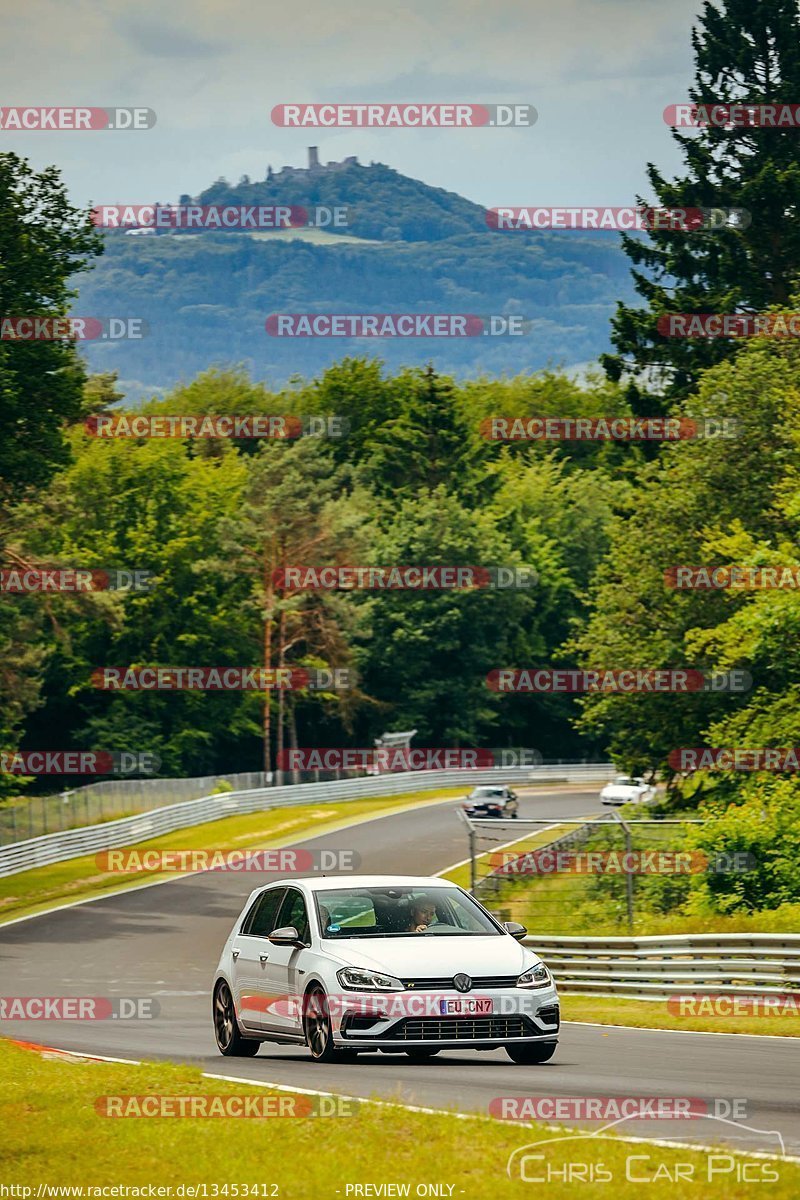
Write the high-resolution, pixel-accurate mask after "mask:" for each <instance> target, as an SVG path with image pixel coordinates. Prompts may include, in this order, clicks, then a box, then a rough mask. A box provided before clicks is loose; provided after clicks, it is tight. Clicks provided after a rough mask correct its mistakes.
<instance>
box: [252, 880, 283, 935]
mask: <svg viewBox="0 0 800 1200" xmlns="http://www.w3.org/2000/svg"><path fill="white" fill-rule="evenodd" d="M285 895H286V889H285V888H271V889H270V891H268V892H264V893H263V894H262V895H261V896H259V898H258V899H257V900H256V902H255V904H254V905H253V907H252V908H251V909H250V912H249V913H248V915H247V917H246V919H245V921H244V924H243V925H242V933H248V934H250V936H251V937H269V935H270V934H271V933H272V931H273V929H277V928H278V920H277V918H278V909H279V908H280V903H281V900H282V899H283V897H284V896H285Z"/></svg>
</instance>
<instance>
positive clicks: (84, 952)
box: [0, 786, 800, 1155]
mask: <svg viewBox="0 0 800 1200" xmlns="http://www.w3.org/2000/svg"><path fill="white" fill-rule="evenodd" d="M455 810H456V802H455V801H453V800H452V799H450V800H448V801H444V802H442V803H441V804H435V805H423V806H421V807H419V808H415V809H407V810H405V811H403V812H400V813H395V814H391V815H388V816H384V817H380V818H377V819H370V820H367V821H362V822H360V823H359V824H356V825H353V826H350V827H348V828H346V829H340V830H338V831H337V832H334V833H329V834H325V835H319V836H316V837H312V838H308V839H305V840H303V841H299V842H298V843H297V845H303V846H304V847H307V848H312V847H318V848H327V849H340V850H343V849H350V850H355V851H356V852H357V853H358V854H359V855H360V858H361V866H360V870H361V871H362V872H364V873H370V874H381V873H387V874H389V873H395V874H420V875H424V874H435V873H437V872H439V871H441V870H443V869H445V868H446V867H449V866H450V865H452V864H454V863H456V862H459V861H460V860H463V859H464V858H465V857H466V853H467V845H466V830H465V827H464V825H463V824H462V823H461V822H460V821H459V820H458V819H457V816H456V811H455ZM598 810H599V805H598V801H597V794H596V790H595V789H589V788H579V787H577V786H563V787H560V788H559V787H552V788H548V789H547V790H546V791H540V790H538V789H537V790H535V791H529V792H527V793H526V792H524V791H521V793H520V817H529V818H533V817H536V818H547V819H552V820H553V822H557V821H558V820H559V818H565V817H575V816H581V815H584V814H589V813H593V812H597V811H598ZM521 832H522V831H521V830H520V829H519V827H518V826H517V827H516V828H514V824H513V823H511V822H510V823H509V832H508V835H507V836H508V840H510V839H511V838H512V837H514V836H518V835H519V833H521ZM275 877H276V876H275V875H270V876H267V875H261V874H258V873H255V872H248V873H247V874H240V873H237V872H225V871H214V872H205V873H202V874H197V875H192V876H188V877H186V876H182V877H176V879H175V880H170V881H169V882H167V883H163V884H159V885H157V886H153V887H145V888H139V889H136V890H132V891H127V892H123V893H120V894H118V895H116V896H106V897H103V898H100V899H97V900H94V901H92V902H90V903H82V904H78V905H75V906H72V907H69V908H62V909H60V910H56V911H53V912H50V913H44V914H41V915H38V916H35V917H31V918H28V919H25V920H22V921H18V922H15V923H10V924H7V925H4V926H0V976H2V985H1V986H0V992H1V993H2V995H3V996H54V995H59V996H61V995H66V996H108V997H112V998H113V997H120V996H126V997H154V998H155V999H156V1000H157V1001H158V1004H159V1006H160V1012H159V1015H158V1016H157V1017H156V1018H154V1019H152V1020H131V1021H124V1020H119V1021H113V1020H103V1021H91V1022H88V1021H84V1022H80V1021H33V1020H27V1021H3V1022H2V1023H0V1032H2V1033H3V1034H5V1035H6V1036H9V1037H14V1038H18V1039H20V1040H24V1041H30V1042H37V1043H44V1044H47V1045H50V1046H57V1047H61V1048H63V1049H66V1050H72V1051H77V1052H83V1053H88V1054H96V1055H109V1056H114V1057H120V1058H127V1059H148V1060H157V1059H169V1060H172V1061H184V1062H190V1063H192V1064H194V1065H199V1066H201V1067H202V1069H203V1070H205V1071H209V1072H214V1073H216V1074H219V1075H228V1076H236V1077H239V1078H242V1079H245V1078H246V1079H252V1080H254V1081H259V1082H261V1083H264V1082H267V1081H269V1082H272V1083H276V1084H280V1085H283V1086H287V1087H292V1086H294V1087H298V1088H308V1089H314V1090H320V1091H331V1092H338V1093H341V1094H343V1095H348V1096H358V1097H364V1098H369V1097H379V1098H382V1099H385V1100H395V1101H400V1102H402V1103H406V1104H414V1105H422V1106H426V1107H431V1108H436V1109H449V1108H452V1109H456V1110H459V1111H465V1112H469V1111H471V1112H478V1113H483V1114H486V1113H488V1110H489V1104H490V1101H491V1100H493V1099H495V1098H497V1097H501V1096H521V1095H535V1096H546V1097H551V1096H552V1097H583V1096H591V1097H598V1096H659V1097H697V1098H704V1099H706V1100H716V1099H720V1100H729V1101H730V1100H734V1099H739V1100H745V1101H746V1109H747V1115H746V1118H745V1119H744V1120H743V1121H739V1122H737V1123H735V1124H728V1123H723V1122H721V1121H718V1120H712V1119H697V1120H657V1121H656V1120H646V1121H645V1120H640V1121H629V1122H626V1123H625V1124H624V1125H621V1126H618V1127H617V1132H618V1133H620V1134H627V1135H632V1136H636V1137H644V1138H658V1139H664V1140H675V1141H679V1142H693V1141H697V1142H701V1143H708V1142H727V1143H730V1144H731V1145H732V1146H735V1147H736V1148H739V1149H743V1150H744V1149H748V1150H756V1149H758V1150H765V1151H771V1152H773V1153H780V1152H781V1141H780V1137H782V1138H783V1142H784V1145H785V1152H786V1153H787V1154H792V1155H797V1154H800V1039H798V1040H796V1041H791V1040H787V1039H780V1038H765V1037H747V1036H743V1035H740V1034H730V1035H720V1034H700V1033H683V1032H665V1031H655V1030H643V1029H632V1028H616V1027H613V1026H599V1025H582V1024H575V1023H570V1022H565V1023H564V1024H563V1025H562V1030H561V1041H560V1044H559V1048H558V1050H557V1052H556V1055H555V1057H554V1058H553V1059H552V1060H551V1061H550V1062H549V1063H547V1064H544V1065H541V1066H532V1067H531V1066H528V1067H523V1066H518V1065H515V1064H513V1063H512V1062H511V1061H510V1060H509V1059H508V1057H507V1056H506V1054H505V1052H504V1051H502V1050H498V1051H491V1052H488V1053H487V1052H482V1053H478V1052H473V1051H462V1050H459V1051H452V1052H451V1051H448V1052H442V1053H441V1054H440V1055H438V1056H437V1057H436V1058H434V1059H432V1060H430V1061H429V1062H426V1063H422V1064H420V1063H414V1062H411V1061H410V1060H409V1059H408V1058H407V1057H406V1056H405V1055H402V1054H400V1055H397V1054H392V1055H385V1054H367V1055H360V1056H359V1057H358V1059H357V1060H356V1061H354V1062H348V1063H336V1064H331V1065H323V1064H317V1063H313V1062H312V1061H311V1060H310V1058H309V1056H308V1053H307V1051H306V1050H305V1048H302V1047H301V1048H295V1047H282V1046H274V1045H269V1044H264V1045H263V1046H262V1047H261V1050H260V1051H259V1053H258V1056H257V1057H256V1058H253V1059H232V1058H223V1057H222V1056H221V1055H219V1054H218V1052H217V1050H216V1046H215V1042H214V1035H213V1029H212V1023H211V1012H210V985H211V982H212V978H213V973H214V969H215V967H216V964H217V961H218V958H219V953H220V950H221V947H222V945H223V943H224V941H225V939H226V937H227V935H228V933H229V931H230V928H231V925H232V922H233V921H234V919H235V917H236V916H237V915H238V913H239V911H240V909H241V907H242V905H243V903H244V900H245V899H246V897H247V895H248V893H249V892H250V891H251V890H252V889H253V888H255V887H258V886H260V885H261V884H263V883H266V882H268V881H269V880H271V879H274V878H275ZM531 932H532V933H533V934H534V936H535V930H532V931H531ZM593 1128H597V1126H594V1127H593ZM778 1135H780V1137H779V1136H778ZM522 1141H524V1134H521V1142H522Z"/></svg>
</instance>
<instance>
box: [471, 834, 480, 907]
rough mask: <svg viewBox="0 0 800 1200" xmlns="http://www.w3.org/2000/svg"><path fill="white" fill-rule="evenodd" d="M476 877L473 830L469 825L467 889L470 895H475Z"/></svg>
mask: <svg viewBox="0 0 800 1200" xmlns="http://www.w3.org/2000/svg"><path fill="white" fill-rule="evenodd" d="M477 882H478V881H477V877H476V869H475V830H474V829H473V828H472V826H471V825H470V827H469V890H470V892H471V893H472V895H473V896H474V895H475V888H476V886H477Z"/></svg>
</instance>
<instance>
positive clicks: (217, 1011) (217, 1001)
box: [214, 983, 261, 1058]
mask: <svg viewBox="0 0 800 1200" xmlns="http://www.w3.org/2000/svg"><path fill="white" fill-rule="evenodd" d="M214 1036H215V1037H216V1039H217V1047H218V1049H219V1052H220V1054H224V1055H225V1056H226V1057H229V1058H252V1057H253V1055H254V1054H257V1053H258V1048H259V1046H260V1045H261V1042H258V1041H256V1040H255V1039H253V1038H243V1037H242V1035H241V1033H240V1032H239V1025H238V1022H237V1020H236V1009H235V1008H234V1004H233V996H232V995H231V989H230V988H229V987H228V985H227V983H219V984H217V988H216V991H215V992H214Z"/></svg>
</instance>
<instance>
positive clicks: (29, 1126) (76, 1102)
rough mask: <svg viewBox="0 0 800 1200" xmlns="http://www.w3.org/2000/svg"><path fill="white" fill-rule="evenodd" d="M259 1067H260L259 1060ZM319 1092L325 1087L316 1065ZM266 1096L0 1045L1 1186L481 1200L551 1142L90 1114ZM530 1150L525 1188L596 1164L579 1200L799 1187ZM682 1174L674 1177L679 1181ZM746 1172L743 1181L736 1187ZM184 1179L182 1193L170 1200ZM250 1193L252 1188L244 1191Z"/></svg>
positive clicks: (370, 1110) (360, 1124)
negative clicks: (108, 1104) (177, 1101)
mask: <svg viewBox="0 0 800 1200" xmlns="http://www.w3.org/2000/svg"><path fill="white" fill-rule="evenodd" d="M265 1067H266V1068H267V1070H268V1064H265ZM512 1070H513V1068H512ZM546 1070H547V1069H546V1068H545V1069H544V1071H545V1074H546ZM526 1074H527V1072H526ZM537 1074H538V1071H537ZM319 1087H320V1088H321V1089H324V1088H325V1087H326V1072H325V1071H324V1069H321V1070H320V1082H319ZM517 1090H519V1089H518V1088H517ZM271 1094H272V1095H275V1096H276V1097H277V1096H281V1095H283V1096H284V1097H285V1096H286V1093H270V1092H269V1090H268V1089H263V1088H259V1087H256V1086H254V1085H237V1084H233V1083H227V1082H225V1081H222V1080H218V1079H207V1078H204V1077H203V1076H202V1075H201V1073H200V1071H199V1070H197V1069H196V1068H192V1067H187V1066H172V1065H169V1064H163V1063H160V1064H143V1065H142V1066H131V1065H127V1064H112V1063H97V1062H91V1063H89V1062H82V1061H79V1060H69V1061H67V1060H64V1059H63V1058H53V1057H43V1056H41V1055H39V1054H37V1053H32V1052H31V1051H30V1050H23V1049H22V1048H20V1047H19V1046H17V1045H14V1044H12V1043H9V1042H3V1041H0V1121H2V1124H3V1127H4V1128H5V1130H6V1131H7V1132H6V1134H5V1136H4V1138H3V1142H2V1145H0V1168H1V1169H2V1178H3V1181H4V1183H5V1184H6V1185H16V1186H17V1187H27V1188H30V1189H31V1190H30V1191H29V1192H28V1193H27V1194H26V1193H24V1192H16V1193H14V1194H16V1195H18V1196H21V1197H22V1200H27V1197H28V1196H33V1197H35V1196H36V1195H37V1188H39V1187H40V1186H42V1185H44V1186H45V1187H47V1185H50V1186H54V1185H55V1186H62V1187H69V1186H77V1187H81V1188H82V1189H83V1192H82V1194H83V1196H84V1197H90V1196H92V1193H91V1192H90V1191H88V1189H89V1188H103V1187H109V1186H114V1185H120V1184H121V1185H123V1186H126V1187H131V1188H134V1187H144V1188H146V1187H147V1186H148V1185H155V1186H156V1187H163V1188H171V1189H173V1191H172V1196H173V1197H174V1196H176V1195H178V1194H182V1195H185V1196H187V1195H192V1194H194V1195H195V1196H200V1197H203V1196H207V1197H213V1196H215V1195H216V1196H223V1197H225V1196H239V1197H243V1196H248V1195H249V1196H253V1195H255V1196H257V1197H258V1200H261V1197H268V1196H273V1195H274V1196H279V1197H281V1198H288V1200H305V1198H306V1197H308V1198H312V1197H313V1198H314V1200H319V1198H320V1197H331V1198H333V1197H335V1196H339V1197H342V1200H344V1198H345V1197H346V1196H348V1195H350V1196H354V1195H357V1194H358V1193H355V1192H354V1191H353V1190H352V1188H353V1186H354V1185H358V1184H361V1185H362V1188H363V1185H365V1184H372V1185H373V1186H374V1185H380V1184H394V1185H395V1187H397V1185H400V1186H401V1187H402V1186H403V1185H408V1192H407V1193H406V1192H405V1191H404V1190H403V1191H397V1190H394V1189H393V1190H392V1191H386V1192H383V1193H381V1192H377V1191H374V1190H372V1191H369V1192H367V1191H364V1190H362V1191H361V1192H360V1195H362V1196H363V1195H373V1196H374V1195H380V1194H389V1195H392V1194H394V1195H403V1194H408V1195H411V1196H414V1195H416V1194H420V1195H425V1194H428V1193H426V1192H424V1191H423V1192H418V1191H417V1189H418V1186H419V1185H420V1184H422V1185H429V1186H430V1185H432V1184H436V1185H439V1186H441V1185H444V1187H443V1190H442V1191H440V1192H432V1193H430V1194H433V1195H444V1196H447V1195H450V1196H454V1197H461V1196H464V1197H466V1198H467V1200H472V1198H473V1197H474V1198H475V1200H479V1198H482V1197H484V1196H486V1195H492V1196H493V1197H504V1196H512V1195H513V1196H519V1194H520V1182H519V1177H517V1178H516V1179H509V1178H508V1176H507V1174H506V1164H507V1161H508V1157H509V1155H510V1154H511V1153H512V1151H514V1150H517V1149H519V1148H520V1147H523V1146H530V1144H531V1143H533V1142H538V1141H539V1140H549V1139H552V1138H554V1137H557V1135H556V1134H554V1133H553V1132H552V1131H549V1130H547V1129H546V1128H545V1127H544V1126H542V1125H528V1126H526V1127H525V1128H520V1127H517V1126H512V1125H506V1124H504V1123H502V1122H500V1121H493V1120H490V1119H488V1118H487V1119H485V1120H481V1119H477V1120H458V1119H457V1118H456V1117H455V1116H451V1115H448V1114H444V1115H438V1114H431V1113H422V1112H409V1111H407V1110H405V1109H402V1108H393V1109H392V1108H386V1107H382V1106H378V1105H371V1104H361V1105H359V1106H358V1107H357V1109H356V1111H355V1113H354V1114H353V1115H350V1116H347V1117H340V1118H337V1117H303V1118H291V1117H282V1118H281V1117H275V1118H241V1119H237V1118H234V1117H216V1118H214V1119H204V1118H202V1117H188V1118H185V1119H179V1118H176V1117H160V1116H159V1117H152V1118H138V1119H125V1118H123V1117H107V1116H103V1115H100V1113H98V1111H97V1109H96V1102H97V1101H98V1099H99V1098H101V1097H121V1096H125V1097H127V1096H135V1097H139V1098H141V1097H144V1096H153V1095H156V1096H210V1095H214V1096H220V1097H223V1096H228V1097H231V1096H233V1097H236V1096H256V1095H257V1096H259V1097H260V1098H261V1099H262V1100H263V1098H264V1097H265V1096H269V1095H271ZM139 1102H140V1103H141V1100H140V1101H139ZM228 1103H230V1102H228ZM354 1107H355V1106H354ZM655 1124H656V1123H655V1122H654V1125H655ZM673 1127H674V1122H673ZM565 1136H569V1135H566V1134H565ZM653 1136H654V1137H658V1133H657V1132H654V1133H653ZM531 1152H532V1153H534V1154H535V1153H540V1152H541V1153H543V1154H544V1155H545V1158H544V1160H541V1161H535V1162H534V1161H532V1160H531V1161H529V1163H528V1166H527V1172H528V1181H533V1179H535V1178H536V1177H539V1178H542V1177H544V1176H545V1175H546V1173H549V1172H550V1171H551V1170H552V1171H560V1172H562V1173H563V1171H564V1166H565V1164H568V1163H570V1162H577V1163H578V1164H579V1165H580V1164H583V1165H584V1167H583V1169H584V1171H585V1170H586V1165H588V1167H589V1168H593V1169H594V1170H595V1171H597V1169H598V1168H599V1167H600V1166H601V1165H602V1169H603V1171H604V1173H605V1174H604V1177H603V1179H602V1180H598V1181H597V1182H596V1183H593V1182H583V1184H582V1186H581V1187H580V1189H579V1190H580V1194H581V1196H587V1197H594V1196H599V1195H602V1196H607V1195H608V1194H609V1193H608V1189H607V1186H606V1184H607V1182H608V1181H611V1180H613V1182H614V1183H616V1185H617V1186H616V1187H615V1188H614V1189H613V1192H614V1195H615V1196H617V1195H622V1196H634V1195H641V1186H642V1184H641V1182H639V1181H640V1180H642V1179H652V1180H653V1182H652V1183H651V1185H650V1187H648V1189H647V1193H648V1196H649V1197H651V1200H663V1198H665V1197H670V1200H674V1198H678V1200H681V1198H683V1197H686V1198H688V1197H696V1196H697V1195H703V1194H705V1195H708V1194H710V1191H709V1189H710V1187H713V1188H714V1189H715V1190H716V1188H719V1187H720V1186H721V1187H722V1188H723V1189H724V1194H725V1196H726V1197H727V1198H729V1200H730V1198H737V1200H738V1198H744V1197H745V1196H752V1185H753V1182H755V1181H756V1179H758V1180H763V1181H764V1182H769V1185H770V1186H769V1195H770V1196H771V1197H776V1198H779V1200H783V1198H786V1200H789V1198H790V1197H792V1198H793V1197H796V1196H797V1194H798V1189H800V1167H798V1166H797V1164H794V1163H788V1162H780V1161H764V1160H758V1159H746V1158H744V1157H742V1156H739V1155H734V1154H733V1153H732V1152H730V1153H729V1152H727V1151H726V1152H725V1153H724V1155H721V1156H720V1157H719V1158H717V1159H714V1158H710V1157H709V1155H707V1154H705V1153H704V1152H702V1151H689V1150H683V1149H667V1148H665V1147H663V1146H656V1145H654V1144H652V1143H645V1144H641V1143H640V1144H630V1143H628V1144H626V1143H624V1142H621V1141H620V1140H618V1139H614V1138H603V1139H592V1140H587V1139H585V1138H584V1139H579V1140H575V1139H574V1137H573V1138H571V1139H570V1140H568V1141H564V1142H562V1143H559V1142H556V1143H555V1144H551V1145H547V1146H544V1147H541V1148H539V1147H537V1148H535V1149H533V1150H532V1151H531ZM517 1161H518V1160H517ZM678 1167H680V1168H681V1170H682V1173H683V1177H682V1179H680V1180H679V1181H678V1182H675V1181H674V1179H673V1177H674V1175H675V1174H676V1172H677V1170H678ZM723 1167H724V1169H723ZM745 1167H746V1168H747V1171H748V1173H749V1175H750V1179H751V1181H750V1182H745V1181H744V1180H742V1182H737V1175H738V1174H739V1173H740V1172H742V1171H743V1169H744V1168H745ZM609 1175H610V1179H609ZM687 1175H688V1178H687ZM629 1179H632V1180H636V1182H629ZM181 1184H182V1185H184V1191H183V1193H177V1192H176V1190H175V1189H176V1188H177V1187H178V1186H179V1185H181ZM698 1184H699V1185H700V1188H699V1190H698ZM704 1184H705V1189H704V1188H703V1185H704ZM197 1185H200V1187H201V1188H202V1185H205V1187H206V1190H205V1192H203V1191H202V1190H197V1191H195V1192H194V1193H192V1192H190V1191H188V1190H186V1189H187V1188H189V1187H192V1186H194V1187H197ZM215 1185H216V1188H217V1190H216V1191H214V1190H213V1188H214V1186H215ZM226 1185H227V1186H226ZM245 1185H247V1187H248V1188H251V1187H254V1185H258V1186H257V1190H255V1191H250V1192H248V1191H246V1190H244V1188H245ZM260 1185H264V1186H263V1188H262V1187H261V1186H260ZM348 1185H349V1189H348ZM9 1194H11V1193H9ZM42 1194H43V1195H45V1196H46V1195H47V1192H46V1191H45V1192H43V1193H42ZM74 1194H80V1193H74ZM107 1194H108V1193H107ZM144 1194H145V1195H146V1194H147V1193H144ZM165 1194H169V1193H165ZM547 1194H548V1196H549V1197H555V1198H556V1200H562V1198H563V1197H566V1196H574V1195H575V1183H574V1182H564V1177H563V1174H562V1175H561V1177H559V1176H558V1175H556V1176H555V1178H553V1179H551V1180H550V1181H549V1182H548V1186H547Z"/></svg>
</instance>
